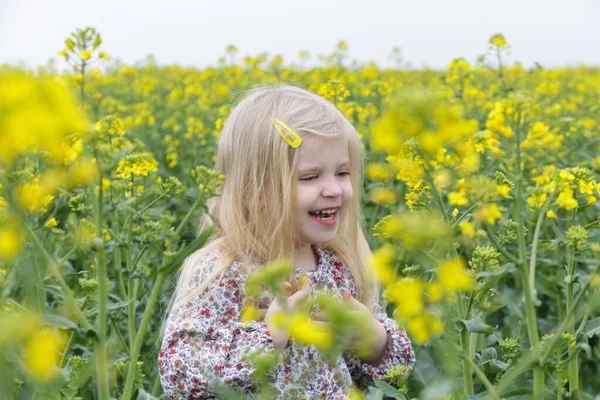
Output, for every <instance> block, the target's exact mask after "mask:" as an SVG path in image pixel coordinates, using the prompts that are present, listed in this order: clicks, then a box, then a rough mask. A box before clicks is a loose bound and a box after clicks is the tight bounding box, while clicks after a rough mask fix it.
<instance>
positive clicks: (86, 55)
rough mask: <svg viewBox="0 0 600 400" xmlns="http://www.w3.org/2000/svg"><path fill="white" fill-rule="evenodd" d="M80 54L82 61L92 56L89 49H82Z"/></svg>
mask: <svg viewBox="0 0 600 400" xmlns="http://www.w3.org/2000/svg"><path fill="white" fill-rule="evenodd" d="M80 55H81V59H82V60H83V61H87V60H89V59H90V57H91V56H92V52H91V51H89V50H83V51H82V52H81V53H80Z"/></svg>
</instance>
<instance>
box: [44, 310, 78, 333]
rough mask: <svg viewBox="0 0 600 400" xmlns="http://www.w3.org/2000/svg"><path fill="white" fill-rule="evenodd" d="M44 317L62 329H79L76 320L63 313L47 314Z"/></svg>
mask: <svg viewBox="0 0 600 400" xmlns="http://www.w3.org/2000/svg"><path fill="white" fill-rule="evenodd" d="M44 317H45V318H46V319H47V320H48V322H50V323H51V324H52V325H53V326H57V327H59V328H62V329H77V324H76V323H75V322H73V321H71V320H70V319H68V318H65V317H63V316H62V315H56V314H46V315H45V316H44Z"/></svg>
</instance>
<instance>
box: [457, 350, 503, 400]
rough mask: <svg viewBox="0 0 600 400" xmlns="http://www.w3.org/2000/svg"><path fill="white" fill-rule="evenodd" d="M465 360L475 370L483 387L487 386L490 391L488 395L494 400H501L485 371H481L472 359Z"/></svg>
mask: <svg viewBox="0 0 600 400" xmlns="http://www.w3.org/2000/svg"><path fill="white" fill-rule="evenodd" d="M464 359H465V361H467V363H468V364H469V366H470V367H471V368H472V369H473V371H475V375H477V377H478V378H479V380H480V381H481V383H483V386H485V388H486V389H487V391H488V394H489V395H490V396H491V397H492V399H494V400H500V395H499V394H498V392H497V391H496V389H494V386H493V385H492V384H491V383H490V381H489V380H488V378H487V377H486V376H485V374H484V373H483V371H482V370H481V369H479V367H478V366H477V364H475V363H474V362H473V360H471V358H470V357H465V358H464Z"/></svg>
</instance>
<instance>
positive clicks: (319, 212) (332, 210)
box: [315, 208, 337, 215]
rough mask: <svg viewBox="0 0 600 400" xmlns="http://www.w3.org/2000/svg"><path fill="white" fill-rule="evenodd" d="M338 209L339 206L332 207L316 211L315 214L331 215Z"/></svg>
mask: <svg viewBox="0 0 600 400" xmlns="http://www.w3.org/2000/svg"><path fill="white" fill-rule="evenodd" d="M336 211H337V208H330V209H327V210H319V211H315V214H327V215H331V214H333V213H334V212H336Z"/></svg>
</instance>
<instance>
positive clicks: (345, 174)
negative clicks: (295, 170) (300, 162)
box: [300, 171, 350, 182]
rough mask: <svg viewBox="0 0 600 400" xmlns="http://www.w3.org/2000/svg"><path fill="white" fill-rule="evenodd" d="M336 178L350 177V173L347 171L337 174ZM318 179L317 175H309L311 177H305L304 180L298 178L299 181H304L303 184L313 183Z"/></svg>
mask: <svg viewBox="0 0 600 400" xmlns="http://www.w3.org/2000/svg"><path fill="white" fill-rule="evenodd" d="M338 176H350V172H348V171H343V172H339V173H338ZM318 177H319V176H318V175H311V176H306V177H304V178H300V180H301V181H304V182H310V181H314V180H315V179H317V178H318Z"/></svg>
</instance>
